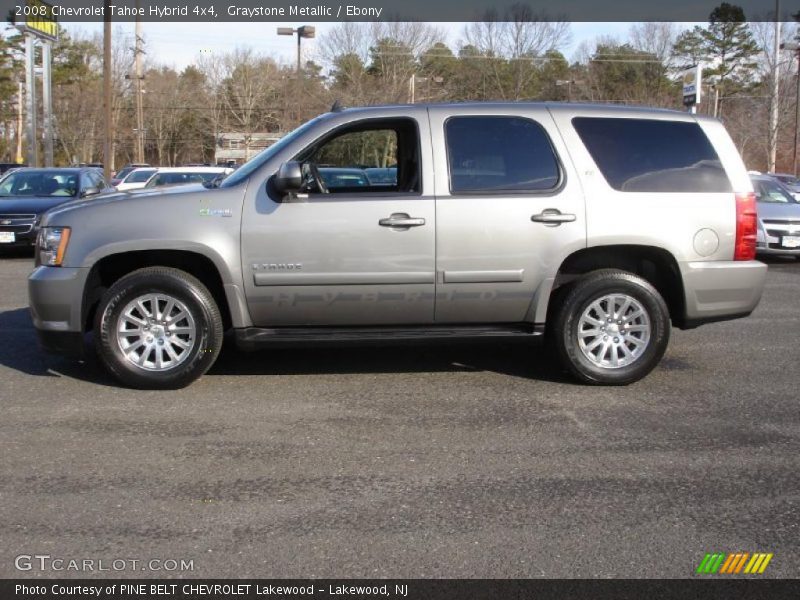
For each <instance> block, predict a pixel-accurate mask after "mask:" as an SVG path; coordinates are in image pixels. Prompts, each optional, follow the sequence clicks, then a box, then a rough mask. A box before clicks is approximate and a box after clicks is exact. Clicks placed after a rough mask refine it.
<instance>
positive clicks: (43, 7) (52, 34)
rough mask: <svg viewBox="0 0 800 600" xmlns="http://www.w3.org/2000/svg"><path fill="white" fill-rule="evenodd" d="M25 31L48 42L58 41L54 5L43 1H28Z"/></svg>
mask: <svg viewBox="0 0 800 600" xmlns="http://www.w3.org/2000/svg"><path fill="white" fill-rule="evenodd" d="M25 30H26V31H28V32H30V33H32V34H34V35H38V36H39V37H42V38H45V39H48V40H56V39H58V23H57V22H56V17H55V15H54V14H53V5H52V4H48V3H47V2H42V0H27V3H26V6H25Z"/></svg>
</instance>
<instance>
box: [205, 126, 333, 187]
mask: <svg viewBox="0 0 800 600" xmlns="http://www.w3.org/2000/svg"><path fill="white" fill-rule="evenodd" d="M320 119H322V117H321V116H320V117H316V118H315V119H311V120H310V121H308V122H307V123H305V124H303V125H301V126H300V127H298V128H297V129H295V130H294V131H292V132H290V133H287V134H286V135H285V136H283V137H282V138H281V139H279V140H278V141H277V142H275V143H274V144H272V146H270V147H269V148H266V149H264V150H262V151H261V152H259V153H258V154H256V155H255V156H254V157H253V158H251V159H250V160H249V161H247V162H246V163H244V164H243V165H242V166H241V167H239V168H238V169H237V170H236V171H234V172H233V173H231V175H230V176H229V177H228V178H227V179H225V181H223V182H222V183H221V184H220V186H219V187H223V188H227V187H233V186H234V185H237V184H239V183H241V182H242V181H244V180H245V179H247V178H248V177H250V175H251V174H252V173H253V172H254V171H257V170H258V169H259V168H260V167H261V166H263V165H264V163H266V162H267V161H268V160H270V159H271V158H272V157H273V156H275V155H276V154H277V153H278V152H280V151H281V150H283V149H284V148H285V147H286V146H288V145H289V144H291V143H292V142H294V141H295V140H296V139H297V138H299V137H300V136H301V135H303V134H304V133H305V132H306V131H308V130H309V129H311V127H313V126H314V125H316V124H317V123H318V122H319V121H320Z"/></svg>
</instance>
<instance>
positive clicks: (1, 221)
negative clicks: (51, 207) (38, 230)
mask: <svg viewBox="0 0 800 600" xmlns="http://www.w3.org/2000/svg"><path fill="white" fill-rule="evenodd" d="M35 221H36V215H2V214H0V231H13V232H14V233H28V232H30V230H31V229H33V223H34V222H35Z"/></svg>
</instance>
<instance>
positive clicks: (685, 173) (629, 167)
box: [572, 117, 732, 192]
mask: <svg viewBox="0 0 800 600" xmlns="http://www.w3.org/2000/svg"><path fill="white" fill-rule="evenodd" d="M572 124H573V126H574V127H575V130H576V131H577V132H578V135H579V136H580V138H581V140H582V141H583V143H584V145H585V146H586V149H587V150H589V153H590V154H591V155H592V158H593V159H594V161H595V163H597V167H598V168H599V169H600V171H601V173H602V174H603V176H604V177H605V178H606V181H608V184H609V185H610V186H611V187H612V188H614V189H615V190H619V191H621V192H730V191H732V188H731V183H730V180H729V179H728V176H727V174H726V173H725V169H724V168H723V167H722V163H721V162H720V160H719V156H717V153H716V151H715V150H714V147H713V146H712V145H711V142H710V141H709V140H708V138H707V137H706V135H705V133H704V132H703V130H702V129H701V128H700V125H698V124H697V123H691V122H683V121H666V120H656V119H619V118H595V117H576V118H574V119H572Z"/></svg>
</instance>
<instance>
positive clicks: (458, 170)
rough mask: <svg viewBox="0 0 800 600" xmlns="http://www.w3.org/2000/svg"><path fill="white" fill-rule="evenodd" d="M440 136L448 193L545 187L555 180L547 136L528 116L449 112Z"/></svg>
mask: <svg viewBox="0 0 800 600" xmlns="http://www.w3.org/2000/svg"><path fill="white" fill-rule="evenodd" d="M445 136H446V138H447V155H448V162H449V166H450V191H451V192H452V193H459V192H473V193H474V192H484V193H493V192H546V191H551V190H554V189H555V188H556V187H558V185H559V183H560V181H561V176H560V169H559V163H558V160H557V158H556V155H555V152H554V150H553V146H552V144H551V143H550V138H549V137H548V136H547V133H546V132H545V130H544V128H543V127H542V126H541V125H540V124H539V123H536V122H535V121H532V120H531V119H526V118H522V117H507V116H485V117H484V116H465V117H451V118H449V119H448V120H447V122H446V123H445Z"/></svg>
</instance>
